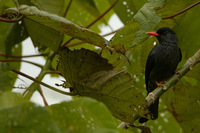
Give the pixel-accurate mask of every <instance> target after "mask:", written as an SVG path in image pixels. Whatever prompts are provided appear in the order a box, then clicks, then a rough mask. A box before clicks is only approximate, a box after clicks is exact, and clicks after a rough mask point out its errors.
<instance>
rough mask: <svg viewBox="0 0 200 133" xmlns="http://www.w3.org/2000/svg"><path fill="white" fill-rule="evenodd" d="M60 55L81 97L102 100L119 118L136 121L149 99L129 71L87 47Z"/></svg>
mask: <svg viewBox="0 0 200 133" xmlns="http://www.w3.org/2000/svg"><path fill="white" fill-rule="evenodd" d="M59 56H60V57H59V65H58V69H59V70H60V71H61V73H62V75H64V77H65V79H66V82H67V83H69V84H71V86H73V88H75V90H76V91H77V92H78V93H79V94H80V95H81V96H88V97H92V98H94V99H97V100H99V101H102V102H103V103H104V104H105V105H106V106H107V107H108V108H109V109H110V111H111V112H112V114H113V115H114V116H115V117H117V118H118V119H120V120H122V121H125V122H130V123H132V122H133V114H138V111H139V110H140V109H139V105H142V104H145V99H144V97H143V95H142V94H141V93H140V92H138V91H137V90H136V89H135V88H134V82H133V80H132V78H131V76H130V75H129V74H128V73H126V72H123V71H115V70H114V68H113V66H112V65H111V64H108V63H107V60H106V59H104V58H102V57H101V56H99V55H98V54H96V53H95V52H92V51H89V50H85V49H81V50H74V51H70V50H68V49H64V50H60V51H59Z"/></svg>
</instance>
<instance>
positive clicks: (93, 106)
mask: <svg viewBox="0 0 200 133" xmlns="http://www.w3.org/2000/svg"><path fill="white" fill-rule="evenodd" d="M47 109H48V110H49V112H50V113H51V116H52V117H53V119H54V120H55V122H56V123H57V125H58V126H59V128H60V130H61V132H63V133H65V132H66V133H67V132H73V133H80V132H84V133H85V132H88V133H90V132H91V133H92V132H98V133H104V132H109V133H117V128H116V127H117V125H116V122H115V119H114V117H113V116H112V114H111V113H110V112H109V110H108V109H107V108H106V106H105V105H104V104H102V103H100V102H97V101H96V100H93V99H90V98H78V99H75V100H73V101H70V102H63V103H61V104H55V105H52V106H50V107H48V108H47Z"/></svg>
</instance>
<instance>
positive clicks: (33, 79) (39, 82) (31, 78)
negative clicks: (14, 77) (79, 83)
mask: <svg viewBox="0 0 200 133" xmlns="http://www.w3.org/2000/svg"><path fill="white" fill-rule="evenodd" d="M12 71H13V72H15V73H17V74H19V75H22V76H24V77H26V78H28V79H30V80H32V81H34V82H36V83H38V84H41V85H43V86H45V87H47V88H49V89H51V90H53V91H56V92H58V93H61V94H64V95H69V96H75V95H77V94H76V93H69V92H64V91H61V90H59V89H57V88H54V87H53V86H50V85H48V84H46V83H44V82H41V81H39V80H37V79H35V78H33V77H31V76H29V75H27V74H25V73H22V72H20V71H18V70H16V69H13V70H12Z"/></svg>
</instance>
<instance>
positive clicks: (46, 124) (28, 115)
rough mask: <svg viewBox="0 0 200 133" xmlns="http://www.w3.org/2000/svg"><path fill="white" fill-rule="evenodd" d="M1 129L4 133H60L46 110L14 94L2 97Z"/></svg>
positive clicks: (0, 101) (0, 100)
mask: <svg viewBox="0 0 200 133" xmlns="http://www.w3.org/2000/svg"><path fill="white" fill-rule="evenodd" d="M0 129H1V132H4V133H8V132H15V133H30V132H47V133H55V132H56V133H60V130H59V128H58V126H57V125H56V123H55V122H54V121H53V119H52V118H51V117H50V115H49V113H48V112H47V110H46V109H45V108H43V107H38V106H36V105H34V104H33V103H30V102H28V101H24V99H23V98H22V97H20V96H19V95H17V94H14V93H4V94H3V95H1V96H0Z"/></svg>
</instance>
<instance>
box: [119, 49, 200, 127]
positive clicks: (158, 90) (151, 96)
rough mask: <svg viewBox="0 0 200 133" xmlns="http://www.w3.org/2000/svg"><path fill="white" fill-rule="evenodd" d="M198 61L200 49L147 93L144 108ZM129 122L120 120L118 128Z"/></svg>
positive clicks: (125, 125)
mask: <svg viewBox="0 0 200 133" xmlns="http://www.w3.org/2000/svg"><path fill="white" fill-rule="evenodd" d="M198 63H200V49H199V50H198V51H197V52H196V53H195V54H194V55H193V56H192V57H190V58H189V59H188V60H187V61H186V63H185V64H184V65H183V66H182V67H181V68H180V69H179V71H178V73H176V74H174V75H173V76H172V77H171V78H170V79H169V80H167V81H166V82H165V84H164V85H163V86H162V87H157V88H156V89H155V90H154V91H153V92H151V93H149V94H148V96H147V97H146V101H147V106H143V109H144V110H146V109H147V108H148V106H150V105H151V104H152V103H153V102H155V101H156V100H157V99H158V98H159V97H160V96H162V94H163V93H165V92H166V91H167V90H168V89H169V88H170V87H171V86H173V85H175V84H176V83H177V82H178V81H179V80H180V79H181V78H182V77H183V76H184V75H185V74H186V73H187V72H188V71H190V70H192V69H193V68H194V66H195V65H196V64H198ZM139 117H140V116H139V115H137V114H136V115H134V119H135V120H137V119H138V118H139ZM129 126H130V124H129V123H124V122H122V123H121V124H120V125H119V126H118V128H127V127H129Z"/></svg>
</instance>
